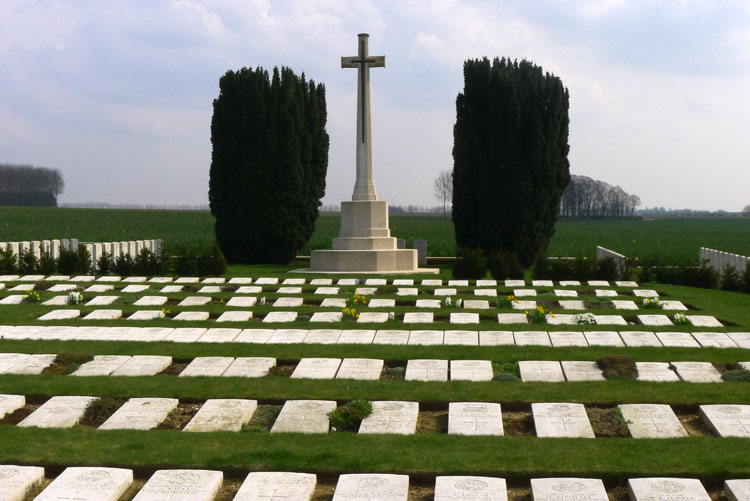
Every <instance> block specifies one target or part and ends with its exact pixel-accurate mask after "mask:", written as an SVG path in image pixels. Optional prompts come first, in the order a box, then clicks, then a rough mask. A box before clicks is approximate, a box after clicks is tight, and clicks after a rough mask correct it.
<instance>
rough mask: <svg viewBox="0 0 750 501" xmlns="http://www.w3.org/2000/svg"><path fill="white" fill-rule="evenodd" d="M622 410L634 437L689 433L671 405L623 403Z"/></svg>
mask: <svg viewBox="0 0 750 501" xmlns="http://www.w3.org/2000/svg"><path fill="white" fill-rule="evenodd" d="M620 412H621V413H622V417H623V419H624V420H625V422H626V423H627V425H628V430H630V435H631V436H632V437H633V438H677V437H687V435H688V434H687V432H686V431H685V428H683V427H682V424H681V423H680V420H679V419H678V418H677V416H676V415H675V413H674V411H673V410H672V408H671V407H670V406H669V405H664V404H621V405H620Z"/></svg>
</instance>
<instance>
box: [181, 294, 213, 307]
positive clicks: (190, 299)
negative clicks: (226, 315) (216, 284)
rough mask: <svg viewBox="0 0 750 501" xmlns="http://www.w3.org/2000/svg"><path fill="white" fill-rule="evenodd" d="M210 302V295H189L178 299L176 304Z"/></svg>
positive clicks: (189, 304)
mask: <svg viewBox="0 0 750 501" xmlns="http://www.w3.org/2000/svg"><path fill="white" fill-rule="evenodd" d="M210 302H211V298H210V297H203V296H189V297H186V298H185V299H183V300H182V301H180V303H179V304H178V305H177V306H203V305H204V304H208V303H210Z"/></svg>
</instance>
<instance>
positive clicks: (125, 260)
mask: <svg viewBox="0 0 750 501" xmlns="http://www.w3.org/2000/svg"><path fill="white" fill-rule="evenodd" d="M133 266H134V263H133V258H132V257H130V254H120V255H119V256H117V259H115V273H117V274H118V275H120V276H123V277H127V276H130V275H132V274H133Z"/></svg>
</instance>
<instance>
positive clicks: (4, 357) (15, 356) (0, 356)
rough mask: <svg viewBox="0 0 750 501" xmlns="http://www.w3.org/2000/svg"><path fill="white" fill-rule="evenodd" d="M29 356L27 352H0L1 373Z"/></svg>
mask: <svg viewBox="0 0 750 501" xmlns="http://www.w3.org/2000/svg"><path fill="white" fill-rule="evenodd" d="M27 358H29V355H28V354H26V353H0V374H3V373H4V372H6V371H7V370H9V369H11V368H12V367H13V366H14V365H16V364H18V363H20V362H23V361H24V360H26V359H27Z"/></svg>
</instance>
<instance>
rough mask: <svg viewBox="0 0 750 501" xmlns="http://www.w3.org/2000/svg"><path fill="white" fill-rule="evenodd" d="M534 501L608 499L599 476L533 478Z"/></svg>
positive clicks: (593, 500) (605, 500)
mask: <svg viewBox="0 0 750 501" xmlns="http://www.w3.org/2000/svg"><path fill="white" fill-rule="evenodd" d="M531 499H532V501H608V500H609V497H608V496H607V490H606V489H605V488H604V483H603V482H602V481H601V480H600V479H598V478H532V479H531Z"/></svg>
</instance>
